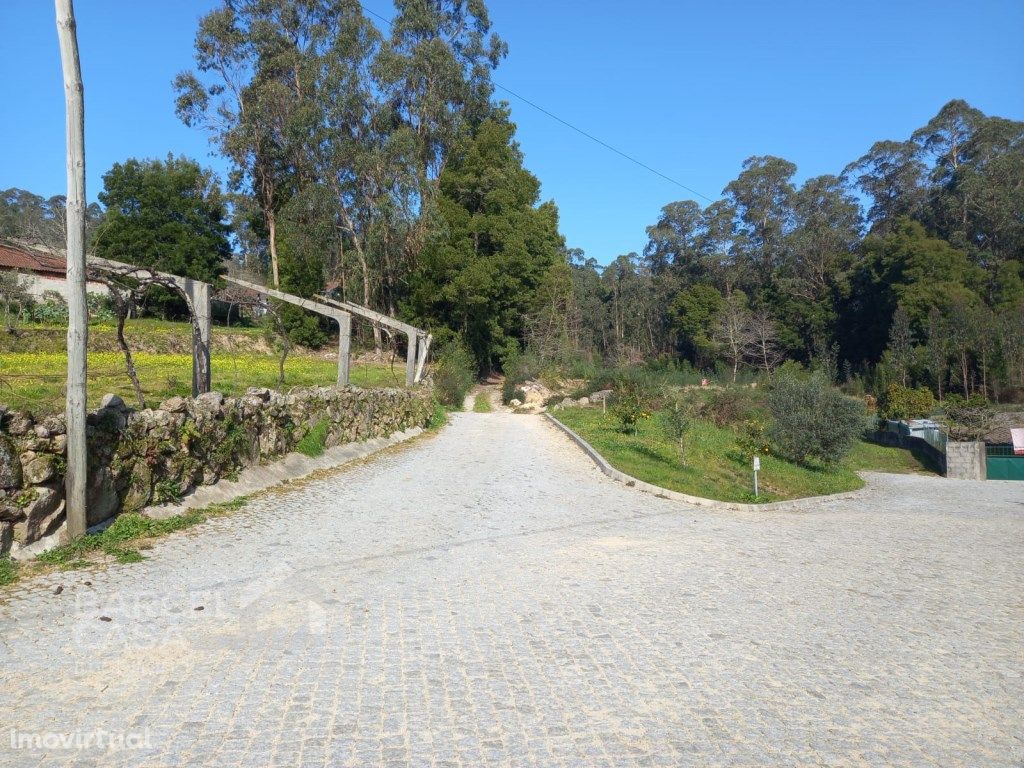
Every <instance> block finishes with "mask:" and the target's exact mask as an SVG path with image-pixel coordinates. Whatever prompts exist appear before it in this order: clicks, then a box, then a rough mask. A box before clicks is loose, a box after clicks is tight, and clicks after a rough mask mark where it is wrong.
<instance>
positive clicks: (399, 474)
mask: <svg viewBox="0 0 1024 768" xmlns="http://www.w3.org/2000/svg"><path fill="white" fill-rule="evenodd" d="M1022 542H1024V486H1022V484H1016V485H1015V484H1012V483H994V482H992V483H987V484H984V483H970V482H957V481H946V480H941V479H936V478H922V477H909V476H908V477H903V476H892V477H882V476H877V477H875V478H874V479H873V481H872V486H871V488H870V489H869V490H866V491H865V492H864V493H863V494H862V495H861V496H860V497H859V498H858V499H856V500H842V501H832V502H826V503H822V502H815V503H814V504H813V505H809V506H808V508H807V510H806V511H805V512H795V513H794V512H785V513H756V514H755V513H733V512H712V511H707V510H699V511H698V510H694V509H690V508H687V507H686V506H683V505H680V504H679V503H677V502H671V501H668V500H663V499H658V498H655V497H652V496H649V495H643V494H640V493H637V492H636V491H634V490H631V489H629V488H626V487H624V486H622V485H619V484H616V483H614V482H612V481H610V480H608V479H607V478H605V477H604V476H603V475H601V474H600V473H599V472H598V471H597V469H596V468H595V467H594V466H593V465H592V464H591V463H590V462H589V460H587V459H586V458H585V457H584V456H583V455H582V454H581V453H580V452H579V451H578V450H577V449H576V448H575V447H574V446H572V445H571V444H570V443H569V441H568V440H567V439H566V438H565V437H563V436H562V435H560V434H559V433H556V432H555V431H554V428H553V427H551V426H549V425H547V424H545V423H544V422H542V421H541V419H540V418H539V417H523V416H512V415H508V414H486V415H484V414H480V415H478V414H458V415H456V416H454V423H453V424H452V426H451V427H449V428H448V429H447V430H445V431H443V432H442V433H441V434H440V435H438V436H436V437H433V438H429V439H426V440H422V441H420V442H418V443H416V444H415V445H413V446H411V447H409V448H407V449H404V450H401V451H397V452H395V453H392V454H390V455H386V456H383V457H381V458H379V459H377V460H375V461H373V462H371V463H368V464H364V465H361V466H357V467H354V468H352V469H349V470H345V471H342V472H340V473H338V474H336V475H333V476H331V477H329V478H326V479H321V480H318V481H315V482H312V483H309V484H307V485H304V486H301V487H298V488H293V489H291V490H289V491H287V492H282V493H280V494H275V495H271V496H267V497H264V498H262V499H261V500H259V501H257V502H255V503H254V504H252V505H251V506H250V507H249V508H248V509H247V510H244V511H242V512H240V513H237V514H236V515H234V516H232V517H228V518H222V519H218V520H216V521H214V522H211V523H209V524H207V525H205V526H203V527H202V528H201V529H195V530H193V531H190V532H188V533H185V534H182V535H178V536H174V537H171V538H169V539H166V540H164V541H162V542H160V543H159V544H158V545H157V546H156V547H155V548H154V549H153V550H151V551H150V552H148V553H147V554H148V559H147V560H146V561H145V562H143V563H140V564H136V565H130V566H115V567H111V568H109V569H107V570H102V571H84V572H82V571H78V572H69V573H63V574H56V575H53V576H50V577H46V578H45V579H42V580H39V581H36V582H33V583H32V584H30V585H29V586H28V587H25V588H22V589H21V590H20V591H17V592H15V593H14V594H13V596H12V597H11V598H10V599H9V600H8V601H7V602H6V604H0V632H2V644H0V654H2V659H0V660H2V667H0V765H15V766H21V765H45V766H50V765H75V766H100V765H102V766H108V765H113V766H119V765H154V766H200V765H209V766H236V765H251V766H267V765H281V766H326V765H331V766H346V765H352V766H363V765H387V766H406V765H408V766H482V765H505V766H521V765H535V766H545V767H546V766H633V765H636V766H678V765H684V766H687V765H693V766H714V765H730V766H731V765H747V766H750V765H870V766H894V765H935V766H1015V767H1018V768H1019V766H1021V764H1022V759H1024V742H1022V738H1024V736H1022V711H1024V705H1022V702H1024V682H1022V670H1024V664H1022V638H1021V620H1022V618H1024V567H1022V557H1021V556H1022V554H1024V543H1022ZM57 586H63V587H64V589H63V591H62V592H61V593H60V594H59V595H55V594H54V590H55V589H56V587H57ZM200 606H201V607H202V608H203V610H197V609H198V608H199V607H200ZM101 616H104V617H108V618H109V619H110V621H102V620H100V617H101ZM15 617H17V619H16V620H15ZM97 729H105V730H107V731H110V732H116V733H124V732H129V733H131V734H135V735H136V736H137V737H138V738H147V739H148V744H149V746H148V747H147V748H145V749H131V750H124V751H119V752H113V753H107V752H104V751H103V750H98V749H80V750H78V749H70V750H68V749H63V748H50V749H48V750H47V749H43V750H35V749H31V748H22V746H18V747H12V744H11V739H12V738H14V739H15V740H17V739H18V738H25V737H26V734H27V735H28V736H29V737H31V736H32V735H33V734H36V735H39V734H44V733H53V732H55V733H68V732H78V733H79V734H89V733H95V732H96V730H97ZM12 731H14V735H13V736H12V735H11V732H12ZM51 738H52V737H51ZM29 743H30V742H29ZM25 744H26V742H24V741H23V742H22V745H25Z"/></svg>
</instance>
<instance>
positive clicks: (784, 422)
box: [554, 367, 928, 502]
mask: <svg viewBox="0 0 1024 768" xmlns="http://www.w3.org/2000/svg"><path fill="white" fill-rule="evenodd" d="M609 376H610V378H611V380H612V384H613V386H614V390H613V392H614V395H613V396H612V399H611V400H610V405H609V406H608V408H607V410H604V409H602V408H598V407H585V408H582V407H570V408H565V409H559V410H558V411H557V412H556V413H555V414H554V415H555V416H556V417H557V418H558V419H559V420H561V421H562V422H564V423H565V424H566V426H568V427H569V428H570V429H572V430H574V431H575V432H577V433H578V434H579V435H580V436H581V437H582V438H583V439H584V440H586V441H587V442H589V443H590V444H591V445H592V446H594V448H595V449H597V451H598V452H599V453H601V454H602V455H603V456H604V457H605V458H606V459H607V460H608V461H609V462H610V463H611V464H612V465H613V466H614V467H616V468H617V469H619V470H621V471H623V472H626V473H627V474H630V475H633V476H634V477H637V478H639V479H641V480H644V481H646V482H649V483H653V484H655V485H660V486H662V487H664V488H668V489H670V490H674V491H679V492H681V493H687V494H691V495H694V496H701V497H704V498H710V499H719V500H722V501H739V502H754V501H757V502H770V501H779V500H784V499H793V498H799V497H805V496H818V495H825V494H831V493H839V492H843V491H851V490H855V489H857V488H860V487H862V486H863V481H862V480H861V478H860V477H858V475H857V472H859V471H864V470H873V471H880V472H901V473H906V472H927V471H928V470H927V468H926V467H924V466H923V465H922V464H921V463H920V462H919V461H918V460H917V459H916V458H914V457H913V456H912V455H911V454H910V452H909V451H906V450H903V449H900V448H890V447H884V446H881V445H877V444H874V443H871V442H870V441H868V440H867V439H865V438H866V436H867V435H868V434H870V431H871V429H872V420H871V417H870V416H869V413H868V410H867V409H866V407H865V404H864V402H863V400H857V399H854V398H851V397H848V396H845V395H843V394H842V393H841V392H839V391H838V390H837V389H835V388H833V387H832V386H831V385H829V384H828V383H827V382H826V381H825V380H824V379H823V378H822V377H821V376H820V374H813V373H809V372H804V371H799V370H795V368H793V367H791V368H790V369H789V370H787V371H786V372H784V373H782V374H779V375H777V376H776V377H775V379H774V380H772V381H770V382H764V383H762V385H761V386H758V387H756V388H752V387H749V386H743V387H740V386H725V387H719V386H714V387H708V388H701V387H699V386H697V387H693V386H691V387H687V388H683V387H679V386H676V385H672V384H666V383H665V381H664V379H659V378H658V377H657V376H654V375H651V374H650V373H646V374H645V373H644V372H643V370H642V369H636V368H634V369H631V370H628V371H624V372H619V373H617V374H616V373H614V372H612V373H611V374H610V375H609ZM604 380H605V378H604V377H602V378H601V379H600V381H602V382H603V381H604ZM754 456H757V457H759V458H760V461H761V472H760V474H759V484H760V494H759V496H758V497H757V498H756V499H755V498H754V496H753V488H752V471H753V470H752V461H753V458H754Z"/></svg>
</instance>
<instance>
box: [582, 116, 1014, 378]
mask: <svg viewBox="0 0 1024 768" xmlns="http://www.w3.org/2000/svg"><path fill="white" fill-rule="evenodd" d="M796 173H797V167H796V165H795V164H794V163H792V162H790V161H788V160H784V159H782V158H779V157H771V156H763V157H751V158H749V159H748V160H746V161H745V162H744V163H743V168H742V170H741V172H740V173H739V175H738V176H737V177H736V179H735V180H734V181H731V182H729V184H728V185H727V186H726V187H725V189H724V190H723V192H722V199H721V200H718V201H716V202H714V203H711V204H710V205H707V206H706V207H701V206H700V205H699V204H698V203H696V202H694V201H692V200H685V201H680V202H674V203H670V204H669V205H666V206H665V207H664V208H663V209H662V211H661V215H660V217H659V218H658V220H657V222H655V223H654V224H653V225H651V226H650V227H648V229H647V235H648V243H647V246H646V248H645V249H644V251H643V254H636V253H630V254H626V255H623V256H619V257H618V258H617V259H615V261H613V262H612V263H611V264H610V265H608V266H606V267H601V266H599V265H598V264H597V263H596V262H595V261H594V260H593V259H585V258H584V255H583V254H581V253H573V254H572V255H571V263H572V272H573V280H574V287H575V301H576V313H575V315H574V322H573V323H572V327H571V329H570V334H569V338H570V339H571V343H572V344H573V345H575V346H578V347H579V348H582V349H590V350H594V351H595V352H597V353H598V354H600V355H603V356H605V357H610V358H616V359H628V360H634V361H639V360H650V359H651V358H657V357H661V358H667V359H683V360H686V361H688V362H689V363H690V364H692V365H693V366H695V367H697V368H701V369H706V368H712V367H714V366H716V365H718V366H722V367H724V369H725V372H726V373H727V374H728V375H730V376H733V377H735V375H736V373H737V372H738V371H739V369H741V368H744V367H749V368H754V369H762V370H768V371H770V370H772V369H773V368H774V367H775V366H777V365H778V364H779V363H780V362H782V361H783V360H786V359H792V360H796V361H799V362H802V363H814V364H816V365H821V366H822V367H825V368H827V369H829V370H830V371H831V372H832V374H833V376H835V377H836V378H837V379H841V380H852V379H854V378H856V377H867V379H868V380H869V381H868V383H869V386H870V388H872V389H874V390H875V391H884V389H885V386H886V384H887V383H890V382H894V381H895V382H898V383H900V384H902V385H905V386H911V385H926V386H930V387H931V388H932V389H933V390H934V391H935V393H936V394H938V395H939V396H941V395H942V393H943V392H944V391H945V390H947V389H948V388H950V387H952V388H955V389H956V390H958V391H959V392H962V393H964V394H965V395H967V396H970V395H971V394H974V393H979V394H983V395H985V396H987V397H1007V396H1017V397H1019V396H1020V395H1021V394H1022V387H1024V123H1021V122H1015V121H1012V120H1005V119H1002V118H998V117H989V116H986V115H984V114H983V113H981V112H980V111H979V110H977V109H975V108H973V107H971V106H970V105H969V104H967V103H965V102H963V101H951V102H949V103H948V104H946V105H945V106H944V107H942V109H941V110H940V111H939V113H938V114H937V115H936V116H935V117H934V118H933V119H932V120H930V121H929V122H928V123H927V125H925V126H923V127H921V128H920V129H918V130H917V131H915V132H914V133H913V135H912V136H910V137H909V138H907V139H905V140H900V141H894V140H884V141H879V142H877V143H875V144H874V145H873V146H872V147H871V148H870V149H869V150H868V152H867V153H866V154H865V155H864V156H863V157H860V158H858V159H857V160H854V161H853V162H851V163H850V164H849V165H848V166H846V168H844V169H842V171H841V173H840V174H839V175H826V176H817V177H814V178H810V179H807V180H805V181H804V182H803V183H802V184H800V185H797V184H795V183H794V177H795V176H796Z"/></svg>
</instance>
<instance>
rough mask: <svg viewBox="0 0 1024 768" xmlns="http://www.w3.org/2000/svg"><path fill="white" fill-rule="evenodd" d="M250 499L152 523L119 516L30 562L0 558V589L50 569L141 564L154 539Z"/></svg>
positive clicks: (136, 516)
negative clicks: (103, 526)
mask: <svg viewBox="0 0 1024 768" xmlns="http://www.w3.org/2000/svg"><path fill="white" fill-rule="evenodd" d="M250 498H251V497H248V496H240V497H238V498H236V499H232V500H231V501H227V502H224V503H220V504H210V505H209V506H206V507H202V508H198V509H192V510H189V511H187V512H185V513H183V514H181V515H175V516H173V517H169V518H166V519H164V520H154V519H151V518H148V517H144V516H143V515H140V514H137V513H126V514H123V515H120V516H118V517H117V519H115V520H114V522H113V523H111V524H110V526H109V527H107V528H105V529H104V530H102V531H100V532H98V533H90V534H87V535H85V536H83V537H82V538H80V539H77V540H75V541H73V542H71V543H69V544H64V545H62V546H59V547H55V548H54V549H51V550H49V551H47V552H44V553H42V554H41V555H39V556H37V557H35V558H34V559H32V560H28V561H25V562H20V563H19V562H15V561H14V560H11V559H10V558H0V586H5V585H9V584H14V583H15V582H17V581H18V580H20V579H22V578H25V577H29V576H34V575H38V574H41V573H47V572H50V571H54V570H60V571H68V570H75V569H79V568H88V567H90V566H98V565H105V564H110V563H137V562H141V561H142V560H145V559H146V557H145V555H144V554H143V553H144V552H145V551H146V550H147V549H150V548H151V547H152V546H153V542H154V541H155V540H156V539H159V538H162V537H164V536H168V535H170V534H172V533H176V532H178V531H183V530H186V529H188V528H192V527H193V526H196V525H199V524H200V523H203V522H206V521H207V520H210V519H212V518H214V517H220V516H223V515H226V514H228V513H230V512H233V511H235V510H238V509H241V508H242V507H244V506H245V505H246V504H247V503H248V502H249V501H250Z"/></svg>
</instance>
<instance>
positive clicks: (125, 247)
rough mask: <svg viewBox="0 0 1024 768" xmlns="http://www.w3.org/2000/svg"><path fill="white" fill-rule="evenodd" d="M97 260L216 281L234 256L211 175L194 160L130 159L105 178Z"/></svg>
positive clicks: (223, 209) (222, 204) (170, 157)
mask: <svg viewBox="0 0 1024 768" xmlns="http://www.w3.org/2000/svg"><path fill="white" fill-rule="evenodd" d="M99 199H100V201H101V202H102V203H103V204H104V205H105V206H106V208H107V211H106V216H105V218H104V221H103V224H102V225H101V226H100V228H99V231H98V232H97V234H96V243H95V250H96V254H97V255H98V256H101V257H103V258H107V259H112V260H115V261H123V262H127V263H129V264H138V265H140V266H145V267H153V268H154V269H158V270H161V271H163V272H170V273H172V274H175V275H179V276H181V277H191V278H194V279H196V280H203V281H205V282H213V281H214V280H215V279H216V277H217V275H218V274H220V273H221V272H222V271H223V270H224V262H225V260H226V259H227V258H228V257H229V256H230V255H231V246H230V243H229V241H228V235H229V233H230V229H229V227H228V224H227V221H226V220H227V208H226V205H225V202H224V198H223V196H222V194H221V191H220V184H219V182H218V180H217V177H216V176H214V174H213V172H212V171H209V170H204V169H203V168H200V166H199V164H198V163H196V162H195V161H194V160H190V159H188V158H186V157H174V156H173V155H168V157H167V159H166V160H162V161H161V160H136V159H134V158H133V159H130V160H126V161H125V162H124V163H115V164H114V167H113V168H111V169H110V170H109V171H107V172H106V173H105V174H104V175H103V190H102V191H101V192H100V194H99Z"/></svg>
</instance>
